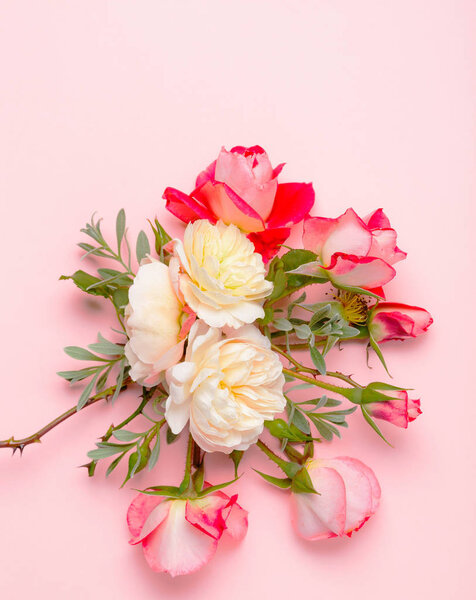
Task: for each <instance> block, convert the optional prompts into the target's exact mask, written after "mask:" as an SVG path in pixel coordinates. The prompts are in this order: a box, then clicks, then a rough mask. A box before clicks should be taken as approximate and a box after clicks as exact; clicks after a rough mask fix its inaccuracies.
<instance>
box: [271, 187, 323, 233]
mask: <svg viewBox="0 0 476 600" xmlns="http://www.w3.org/2000/svg"><path fill="white" fill-rule="evenodd" d="M314 200H315V193H314V188H313V187H312V183H280V184H279V185H278V189H277V190H276V196H275V198H274V205H273V210H272V211H271V214H270V215H269V217H268V219H267V226H268V227H269V228H270V229H272V228H273V227H283V226H290V225H293V224H294V223H299V222H300V221H302V220H303V219H304V217H306V216H307V215H308V214H309V211H310V210H311V208H312V207H313V205H314Z"/></svg>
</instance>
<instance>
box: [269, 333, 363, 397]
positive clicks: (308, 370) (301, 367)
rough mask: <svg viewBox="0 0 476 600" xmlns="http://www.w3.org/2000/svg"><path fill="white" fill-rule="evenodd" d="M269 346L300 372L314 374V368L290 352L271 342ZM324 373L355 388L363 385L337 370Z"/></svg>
mask: <svg viewBox="0 0 476 600" xmlns="http://www.w3.org/2000/svg"><path fill="white" fill-rule="evenodd" d="M271 347H272V348H273V350H274V351H275V352H277V353H278V354H281V356H284V358H286V359H287V360H289V362H290V363H292V364H293V365H294V366H295V367H296V369H297V370H298V371H299V372H300V373H310V374H311V375H314V376H315V375H316V370H315V369H312V368H310V367H305V366H304V365H302V364H301V363H300V362H298V361H297V360H296V359H295V358H293V357H292V356H291V355H290V354H288V353H287V352H285V351H284V350H281V348H280V347H279V346H275V345H274V344H273V345H272V346H271ZM292 372H293V373H294V371H292ZM326 375H328V376H329V377H334V378H335V379H340V380H341V381H345V382H346V383H349V384H350V385H351V386H352V387H356V388H362V387H363V386H361V385H359V384H358V383H357V382H356V381H354V380H353V379H352V378H351V377H349V376H348V375H344V374H343V373H339V371H327V373H326ZM340 389H344V388H340ZM339 393H340V392H339Z"/></svg>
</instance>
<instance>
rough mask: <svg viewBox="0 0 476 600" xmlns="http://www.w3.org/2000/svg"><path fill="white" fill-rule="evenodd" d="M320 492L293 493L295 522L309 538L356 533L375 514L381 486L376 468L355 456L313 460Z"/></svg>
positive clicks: (312, 475)
mask: <svg viewBox="0 0 476 600" xmlns="http://www.w3.org/2000/svg"><path fill="white" fill-rule="evenodd" d="M306 468H307V471H308V473H309V476H310V478H311V481H312V483H313V486H314V489H315V490H316V491H317V492H318V494H309V493H293V494H292V521H293V525H294V527H295V529H296V531H297V533H298V534H299V535H300V536H301V537H303V538H305V539H307V540H324V539H327V538H332V537H337V536H343V535H348V536H349V537H350V536H351V535H352V533H353V532H354V531H357V530H358V529H360V528H361V527H362V525H363V524H364V523H365V522H366V521H367V520H368V519H369V518H370V517H371V516H372V515H373V514H374V513H375V511H376V510H377V508H378V505H379V502H380V485H379V483H378V481H377V478H376V477H375V474H374V472H373V471H372V469H370V468H369V467H367V466H366V465H364V463H362V462H360V460H357V459H355V458H350V457H348V456H340V457H338V458H332V459H313V460H310V461H308V462H307V464H306Z"/></svg>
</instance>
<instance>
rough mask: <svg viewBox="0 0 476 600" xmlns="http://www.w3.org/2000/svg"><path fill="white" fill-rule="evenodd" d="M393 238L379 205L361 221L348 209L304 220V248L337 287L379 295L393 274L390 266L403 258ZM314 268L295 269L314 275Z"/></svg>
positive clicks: (394, 236) (315, 269) (313, 266)
mask: <svg viewBox="0 0 476 600" xmlns="http://www.w3.org/2000/svg"><path fill="white" fill-rule="evenodd" d="M396 241H397V234H396V232H395V230H394V229H392V228H391V227H390V221H389V220H388V219H387V217H386V216H385V214H384V213H383V211H382V209H381V208H379V209H377V210H376V211H374V212H373V213H371V214H370V215H368V216H367V217H365V219H363V220H362V219H361V218H360V217H359V216H358V215H357V214H356V213H355V212H354V210H353V209H352V208H349V209H348V210H347V211H346V212H345V213H344V214H343V215H341V216H340V217H338V218H337V219H326V218H324V217H308V218H307V219H306V220H305V222H304V235H303V244H304V248H306V249H307V250H311V251H312V252H315V253H316V254H317V255H318V258H319V268H322V269H323V270H324V271H326V272H327V276H328V277H329V279H330V281H331V282H332V283H334V284H335V285H336V286H337V287H339V286H346V287H360V288H364V289H366V290H372V291H374V292H376V293H378V294H379V295H381V296H382V295H383V290H382V286H383V285H384V284H386V283H388V282H389V281H390V280H391V279H393V277H394V276H395V269H394V268H393V267H392V265H393V264H395V263H396V262H398V261H399V260H403V259H404V258H405V257H406V253H405V252H402V251H401V250H400V249H399V248H397V246H396ZM317 270H318V269H317V267H316V265H315V263H309V264H308V265H303V266H302V267H300V268H299V270H296V272H298V271H299V272H301V273H304V274H306V273H307V274H310V275H315V274H317Z"/></svg>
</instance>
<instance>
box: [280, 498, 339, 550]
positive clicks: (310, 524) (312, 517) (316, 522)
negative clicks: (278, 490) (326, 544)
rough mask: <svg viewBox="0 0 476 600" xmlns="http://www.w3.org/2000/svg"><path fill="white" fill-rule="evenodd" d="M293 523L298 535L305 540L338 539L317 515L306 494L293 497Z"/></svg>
mask: <svg viewBox="0 0 476 600" xmlns="http://www.w3.org/2000/svg"><path fill="white" fill-rule="evenodd" d="M291 522H292V524H293V527H294V530H295V531H296V533H297V534H298V535H299V536H300V537H302V538H304V539H305V540H312V541H318V540H327V539H329V538H333V537H337V534H335V533H334V532H333V531H331V530H330V529H329V527H327V525H326V524H325V523H323V522H322V521H321V520H320V519H319V517H318V516H317V515H316V513H315V511H314V509H313V506H312V504H311V501H310V500H309V498H307V497H306V494H292V495H291Z"/></svg>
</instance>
